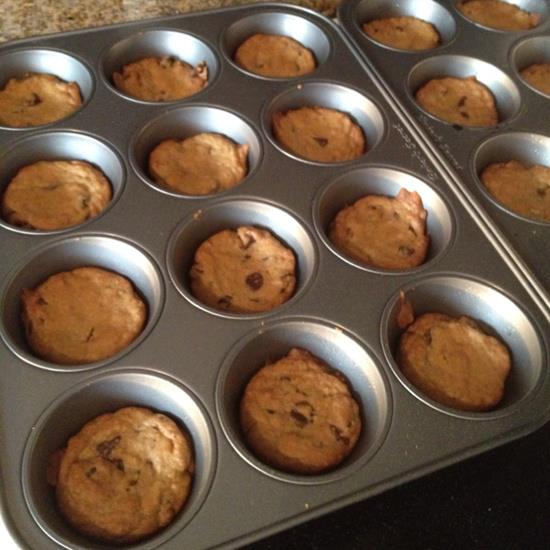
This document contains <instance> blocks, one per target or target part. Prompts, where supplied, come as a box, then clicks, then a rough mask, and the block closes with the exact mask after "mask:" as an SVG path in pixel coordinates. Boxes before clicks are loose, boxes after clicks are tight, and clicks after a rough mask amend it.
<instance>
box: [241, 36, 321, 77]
mask: <svg viewBox="0 0 550 550" xmlns="http://www.w3.org/2000/svg"><path fill="white" fill-rule="evenodd" d="M235 62H236V63H237V64H238V65H239V66H241V67H242V68H243V69H246V70H247V71H250V72H251V73H254V74H258V75H261V76H267V77H275V78H291V77H294V76H302V75H305V74H308V73H310V72H312V71H314V70H315V67H316V62H315V57H314V56H313V53H312V52H311V51H310V50H309V49H308V48H306V47H304V46H302V44H300V43H299V42H297V41H296V40H294V39H293V38H290V37H289V36H281V35H274V34H254V35H252V36H250V37H249V38H247V39H246V40H245V41H244V42H243V43H242V44H241V45H240V46H239V47H238V48H237V51H236V52H235Z"/></svg>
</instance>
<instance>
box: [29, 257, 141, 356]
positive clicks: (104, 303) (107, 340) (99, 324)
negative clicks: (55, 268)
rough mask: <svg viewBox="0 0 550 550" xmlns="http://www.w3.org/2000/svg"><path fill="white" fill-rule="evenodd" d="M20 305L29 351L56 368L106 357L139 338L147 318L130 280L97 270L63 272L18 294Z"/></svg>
mask: <svg viewBox="0 0 550 550" xmlns="http://www.w3.org/2000/svg"><path fill="white" fill-rule="evenodd" d="M21 306H22V319H23V325H24V327H25V334H26V337H27V342H28V344H29V346H30V347H31V349H32V350H33V352H34V353H35V354H36V355H37V356H38V357H41V358H42V359H45V360H46V361H51V362H52V363H58V364H61V365H80V364H85V363H93V362H94V361H101V360H102V359H106V358H107V357H111V356H112V355H114V354H115V353H118V352H119V351H121V350H122V349H124V348H125V347H126V346H128V345H129V344H130V343H131V342H133V341H134V340H135V339H136V338H137V337H138V336H139V334H140V333H141V331H142V330H143V327H144V325H145V321H146V318H147V307H146V305H145V303H144V302H143V300H142V299H141V298H140V297H139V296H138V295H137V294H136V292H135V290H134V287H133V286H132V284H131V283H130V281H129V280H128V279H126V278H125V277H123V276H122V275H118V274H117V273H113V272H111V271H107V270H105V269H100V268H98V267H80V268H76V269H73V270H71V271H62V272H60V273H56V274H55V275H52V276H51V277H49V278H48V279H46V280H45V281H44V282H43V283H41V284H40V285H38V286H37V287H36V288H35V289H33V290H29V289H23V291H22V293H21Z"/></svg>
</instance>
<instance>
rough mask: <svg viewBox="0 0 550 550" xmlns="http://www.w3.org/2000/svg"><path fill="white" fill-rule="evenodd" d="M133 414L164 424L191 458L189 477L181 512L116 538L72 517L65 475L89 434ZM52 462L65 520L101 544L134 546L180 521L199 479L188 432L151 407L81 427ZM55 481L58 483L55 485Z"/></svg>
mask: <svg viewBox="0 0 550 550" xmlns="http://www.w3.org/2000/svg"><path fill="white" fill-rule="evenodd" d="M132 413H137V414H140V415H141V416H142V419H143V418H145V416H147V417H149V418H154V419H155V420H156V421H157V425H160V424H162V425H163V434H165V435H166V434H167V433H169V434H170V435H171V437H170V440H171V441H172V443H173V446H174V447H176V446H177V449H178V453H179V454H180V455H181V457H182V458H186V457H188V459H189V460H188V463H187V466H186V468H185V470H184V471H183V473H184V474H186V478H187V482H186V484H185V485H186V486H185V488H184V490H183V494H182V499H181V503H180V504H179V506H178V507H177V509H173V512H172V513H171V514H169V516H168V517H167V519H165V520H163V519H162V518H159V522H158V525H157V526H156V527H154V528H152V529H150V530H149V531H147V532H143V533H140V534H138V535H127V536H115V535H112V534H111V533H110V532H106V531H105V530H104V529H99V528H97V526H95V525H88V524H84V520H80V519H76V518H74V517H71V516H74V515H76V514H73V513H72V510H73V506H72V505H71V504H70V503H69V502H68V499H67V498H66V497H65V493H66V489H65V486H66V483H64V482H63V481H64V477H65V476H64V475H63V474H65V473H66V471H67V469H68V468H69V467H70V464H72V462H73V461H71V462H70V463H69V461H70V459H71V458H72V455H73V454H74V453H75V452H77V450H78V448H79V447H80V445H78V444H77V442H78V441H79V439H80V438H82V437H84V436H85V435H87V434H93V433H97V431H96V429H99V428H98V426H99V425H102V424H103V423H105V422H106V421H109V420H110V419H111V418H116V417H120V416H124V417H128V415H131V414H132ZM84 448H86V445H84ZM75 458H76V457H75ZM50 459H51V463H49V464H48V466H47V478H48V482H49V484H50V485H52V486H55V495H56V501H57V504H58V507H59V509H60V511H61V514H62V516H63V518H64V519H65V520H66V521H67V522H68V523H69V524H70V525H71V526H72V528H73V529H75V530H76V531H77V532H79V533H80V534H82V535H84V536H88V537H90V538H92V539H94V540H97V541H101V542H108V543H115V544H130V543H135V542H138V541H141V540H144V539H148V538H150V537H152V536H154V535H156V534H157V533H158V532H160V531H161V530H163V529H164V528H166V527H167V526H168V525H170V524H171V523H172V522H173V521H174V518H176V517H177V515H178V514H179V513H180V512H181V511H182V510H183V509H184V508H185V505H186V503H187V502H188V500H189V497H190V495H191V493H192V491H193V483H194V477H195V476H194V474H195V452H194V446H193V442H192V439H191V437H190V436H189V434H188V433H187V431H186V430H185V429H183V428H181V427H180V426H179V425H178V424H177V423H176V422H175V421H174V420H173V419H172V418H170V417H169V416H168V415H166V414H164V413H160V412H157V411H155V410H153V409H150V408H147V407H141V406H127V407H122V408H120V409H117V410H115V411H113V412H107V413H103V414H100V415H98V416H96V417H94V418H92V419H91V420H89V421H87V422H86V423H85V424H84V425H83V426H81V427H80V429H79V430H78V432H77V433H75V434H74V435H72V436H71V437H70V438H69V439H68V441H67V443H66V445H65V446H64V447H63V448H61V449H58V450H57V451H54V453H52V455H51V456H50ZM54 480H55V483H52V482H53V481H54Z"/></svg>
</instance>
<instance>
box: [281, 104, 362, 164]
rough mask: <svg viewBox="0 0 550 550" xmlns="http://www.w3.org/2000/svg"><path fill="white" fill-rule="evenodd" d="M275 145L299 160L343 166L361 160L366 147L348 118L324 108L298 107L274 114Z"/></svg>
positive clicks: (357, 129)
mask: <svg viewBox="0 0 550 550" xmlns="http://www.w3.org/2000/svg"><path fill="white" fill-rule="evenodd" d="M272 122H273V134H274V135H275V138H276V139H277V141H279V142H280V143H281V145H282V146H283V147H285V148H286V149H288V150H289V151H290V152H292V153H295V154H296V155H298V156H299V157H302V158H304V159H307V160H313V161H317V162H329V163H330V162H342V161H346V160H353V159H356V158H358V157H360V156H361V155H362V154H363V153H364V152H365V150H366V147H367V143H366V139H365V136H364V135H363V131H362V130H361V128H360V127H359V125H358V124H357V123H356V122H354V121H353V120H352V118H351V117H350V116H349V115H348V114H347V113H343V112H341V111H337V110H335V109H328V108H326V107H317V106H313V107H300V108H298V109H292V110H289V111H286V112H277V113H274V114H273V121H272Z"/></svg>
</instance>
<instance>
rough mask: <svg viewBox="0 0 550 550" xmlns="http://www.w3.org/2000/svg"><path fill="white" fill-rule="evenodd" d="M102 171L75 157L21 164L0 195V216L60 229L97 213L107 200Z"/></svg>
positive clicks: (18, 222)
mask: <svg viewBox="0 0 550 550" xmlns="http://www.w3.org/2000/svg"><path fill="white" fill-rule="evenodd" d="M111 196H112V190H111V185H110V183H109V180H108V179H107V178H106V177H105V175H104V174H103V172H101V171H100V170H98V169H97V168H95V167H94V166H92V165H91V164H89V163H88V162H84V161H79V160H70V161H65V160H55V161H39V162H35V163H34V164H29V165H27V166H24V167H23V168H21V169H20V170H19V171H18V172H17V174H16V176H15V177H14V178H13V179H12V180H11V181H10V183H9V184H8V186H7V187H6V190H5V192H4V194H3V195H2V217H3V218H4V219H5V220H6V221H8V222H9V223H11V224H13V225H18V226H22V227H30V228H33V229H39V230H55V229H63V228H65V227H71V226H73V225H78V224H81V223H83V222H85V221H86V220H89V219H91V218H93V217H95V216H97V215H98V214H99V213H100V212H101V211H102V210H103V209H104V208H105V207H106V206H107V204H108V203H109V202H110V200H111Z"/></svg>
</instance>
